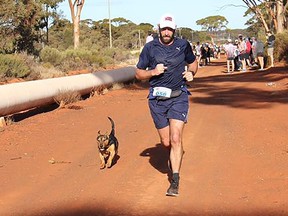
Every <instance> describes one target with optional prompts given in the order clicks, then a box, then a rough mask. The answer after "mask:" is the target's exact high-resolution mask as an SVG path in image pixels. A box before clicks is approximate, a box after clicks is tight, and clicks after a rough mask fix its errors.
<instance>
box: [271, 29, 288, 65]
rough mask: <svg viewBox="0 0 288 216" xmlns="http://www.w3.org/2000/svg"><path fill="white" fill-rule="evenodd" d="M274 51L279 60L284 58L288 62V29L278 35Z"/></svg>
mask: <svg viewBox="0 0 288 216" xmlns="http://www.w3.org/2000/svg"><path fill="white" fill-rule="evenodd" d="M274 53H275V58H276V59H277V60H278V61H281V60H284V61H286V63H288V31H284V32H283V33H278V34H277V35H276V41H275V48H274Z"/></svg>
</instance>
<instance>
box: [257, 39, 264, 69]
mask: <svg viewBox="0 0 288 216" xmlns="http://www.w3.org/2000/svg"><path fill="white" fill-rule="evenodd" d="M255 40H256V41H257V43H256V55H257V60H258V62H259V66H260V69H259V70H260V71H262V70H264V43H263V42H262V41H261V40H257V39H256V38H255Z"/></svg>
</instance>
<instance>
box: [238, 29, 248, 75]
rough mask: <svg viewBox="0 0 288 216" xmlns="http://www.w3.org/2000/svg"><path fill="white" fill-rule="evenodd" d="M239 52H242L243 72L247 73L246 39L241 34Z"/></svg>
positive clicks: (240, 56)
mask: <svg viewBox="0 0 288 216" xmlns="http://www.w3.org/2000/svg"><path fill="white" fill-rule="evenodd" d="M238 38H239V45H238V48H239V51H240V55H239V58H240V61H241V63H242V72H246V59H247V57H248V56H247V53H246V41H245V38H243V36H242V35H241V34H240V35H239V37H238Z"/></svg>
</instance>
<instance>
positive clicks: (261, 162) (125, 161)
mask: <svg viewBox="0 0 288 216" xmlns="http://www.w3.org/2000/svg"><path fill="white" fill-rule="evenodd" d="M223 71H225V63H224V62H223V60H214V61H213V63H212V64H211V65H209V66H206V67H204V68H201V69H200V70H199V72H198V74H197V77H196V78H195V80H194V81H193V82H192V83H191V86H190V90H191V92H192V93H193V95H192V97H191V108H190V114H189V122H188V124H187V125H186V126H185V131H184V150H185V155H184V159H183V164H182V169H181V180H180V195H179V197H177V198H174V197H166V196H165V192H166V190H167V188H168V186H169V182H168V178H167V154H166V153H165V151H164V150H163V148H162V147H161V145H160V144H159V139H158V135H157V132H156V130H155V128H154V125H153V122H152V120H151V117H150V113H149V110H148V106H147V99H146V95H147V92H148V90H147V85H146V83H141V84H137V85H136V84H135V85H131V86H128V87H125V88H123V89H120V90H114V91H109V92H108V93H107V94H105V95H101V96H94V97H92V98H89V99H86V100H82V101H79V102H78V103H76V104H74V109H52V110H50V111H47V110H45V112H44V111H43V112H42V111H41V110H37V112H38V113H37V112H36V114H35V112H33V111H30V112H24V113H23V114H21V115H16V116H15V117H14V118H15V123H13V124H12V125H9V126H7V127H5V128H4V129H2V131H1V132H0V138H1V139H0V140H1V144H0V173H1V178H0V185H1V189H0V215H1V216H2V215H3V216H12V215H13V216H20V215H21V216H22V215H25V216H34V215H35V216H36V215H53V216H54V215H55V216H70V215H137V216H138V215H139V216H140V215H159V216H164V215H165V216H166V215H187V216H188V215H189V216H190V215H245V216H246V215H288V121H287V119H288V112H287V111H288V76H287V71H288V69H287V68H284V67H276V68H270V69H269V70H266V71H264V72H263V71H262V72H256V71H254V72H247V73H239V72H237V73H234V74H233V75H227V74H225V73H224V72H223ZM107 116H111V117H112V118H113V119H114V121H115V123H116V136H117V137H118V139H119V143H120V149H119V158H118V161H117V163H116V164H115V165H114V166H113V167H112V168H111V169H104V170H100V169H99V157H98V152H97V146H96V141H95V138H96V135H97V131H98V130H101V131H109V130H110V123H109V121H108V119H107ZM51 160H54V162H55V163H51V162H52V161H51Z"/></svg>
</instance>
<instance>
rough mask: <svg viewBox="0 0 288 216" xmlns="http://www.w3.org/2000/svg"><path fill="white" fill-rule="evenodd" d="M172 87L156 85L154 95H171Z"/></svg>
mask: <svg viewBox="0 0 288 216" xmlns="http://www.w3.org/2000/svg"><path fill="white" fill-rule="evenodd" d="M171 92H172V89H169V88H165V87H155V88H153V94H152V95H153V96H154V97H167V98H170V97H171Z"/></svg>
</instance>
